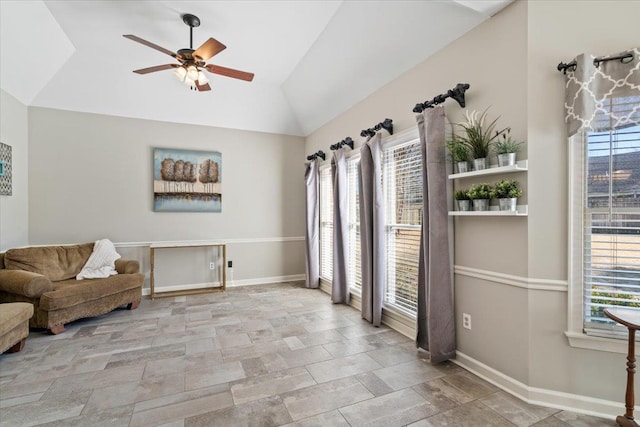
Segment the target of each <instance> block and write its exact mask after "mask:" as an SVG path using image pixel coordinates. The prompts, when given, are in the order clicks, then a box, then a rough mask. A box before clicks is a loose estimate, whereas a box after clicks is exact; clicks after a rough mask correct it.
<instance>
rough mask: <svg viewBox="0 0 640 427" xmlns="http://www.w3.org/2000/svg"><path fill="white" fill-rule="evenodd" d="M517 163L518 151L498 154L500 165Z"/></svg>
mask: <svg viewBox="0 0 640 427" xmlns="http://www.w3.org/2000/svg"><path fill="white" fill-rule="evenodd" d="M515 164H516V153H505V154H498V166H513V165H515Z"/></svg>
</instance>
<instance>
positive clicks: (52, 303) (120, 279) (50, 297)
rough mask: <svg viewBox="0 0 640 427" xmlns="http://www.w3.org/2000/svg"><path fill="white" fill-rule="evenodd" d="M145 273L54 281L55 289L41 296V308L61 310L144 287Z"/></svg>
mask: <svg viewBox="0 0 640 427" xmlns="http://www.w3.org/2000/svg"><path fill="white" fill-rule="evenodd" d="M143 282H144V275H143V274H140V273H138V274H118V275H116V276H111V277H108V278H106V279H87V280H82V281H77V280H75V279H74V280H63V281H59V282H54V283H53V288H54V290H53V291H50V292H46V293H44V294H42V297H40V307H39V308H40V309H42V310H45V311H54V310H60V309H63V308H67V307H72V306H75V305H78V304H83V303H85V302H87V301H93V300H97V299H100V298H103V297H105V296H107V295H113V294H117V293H119V292H122V291H125V290H128V289H136V288H140V289H142V284H143Z"/></svg>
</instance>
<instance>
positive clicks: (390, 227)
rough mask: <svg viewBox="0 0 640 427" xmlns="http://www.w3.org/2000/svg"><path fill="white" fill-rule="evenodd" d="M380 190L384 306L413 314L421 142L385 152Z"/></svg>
mask: <svg viewBox="0 0 640 427" xmlns="http://www.w3.org/2000/svg"><path fill="white" fill-rule="evenodd" d="M383 158H384V166H383V187H384V197H385V201H386V211H387V214H386V221H387V289H386V292H385V300H384V303H385V304H386V305H388V306H392V307H394V308H398V309H400V310H403V311H406V312H409V313H412V314H415V313H416V311H417V300H418V298H417V283H418V257H419V253H420V228H421V224H422V155H421V152H420V143H419V141H418V140H413V141H411V142H409V143H407V144H402V145H399V146H396V147H391V148H389V149H385V150H384V153H383Z"/></svg>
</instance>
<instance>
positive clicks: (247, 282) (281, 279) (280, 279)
mask: <svg viewBox="0 0 640 427" xmlns="http://www.w3.org/2000/svg"><path fill="white" fill-rule="evenodd" d="M304 277H305V276H304V274H292V275H290V276H273V277H259V278H256V279H244V280H235V281H233V282H227V288H237V287H240V286H255V285H269V284H272V283H286V282H297V281H299V280H304ZM212 286H221V284H220V282H215V283H190V284H186V285H170V286H156V287H155V291H156V292H157V293H158V294H160V293H162V292H168V291H186V290H190V289H202V288H205V287H212ZM150 293H151V290H150V289H149V288H143V289H142V295H149V294H150Z"/></svg>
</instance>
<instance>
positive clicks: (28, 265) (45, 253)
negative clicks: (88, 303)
mask: <svg viewBox="0 0 640 427" xmlns="http://www.w3.org/2000/svg"><path fill="white" fill-rule="evenodd" d="M92 251H93V243H85V244H82V245H69V246H41V247H30V248H18V249H9V250H8V251H7V252H6V253H5V255H4V265H5V268H6V269H7V270H26V271H31V272H33V273H38V274H42V275H44V276H47V277H48V278H49V280H51V281H52V282H57V281H60V280H67V279H71V278H72V277H76V275H77V274H78V273H79V272H80V270H81V269H82V266H83V265H84V264H85V263H86V262H87V259H89V256H90V255H91V252H92Z"/></svg>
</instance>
